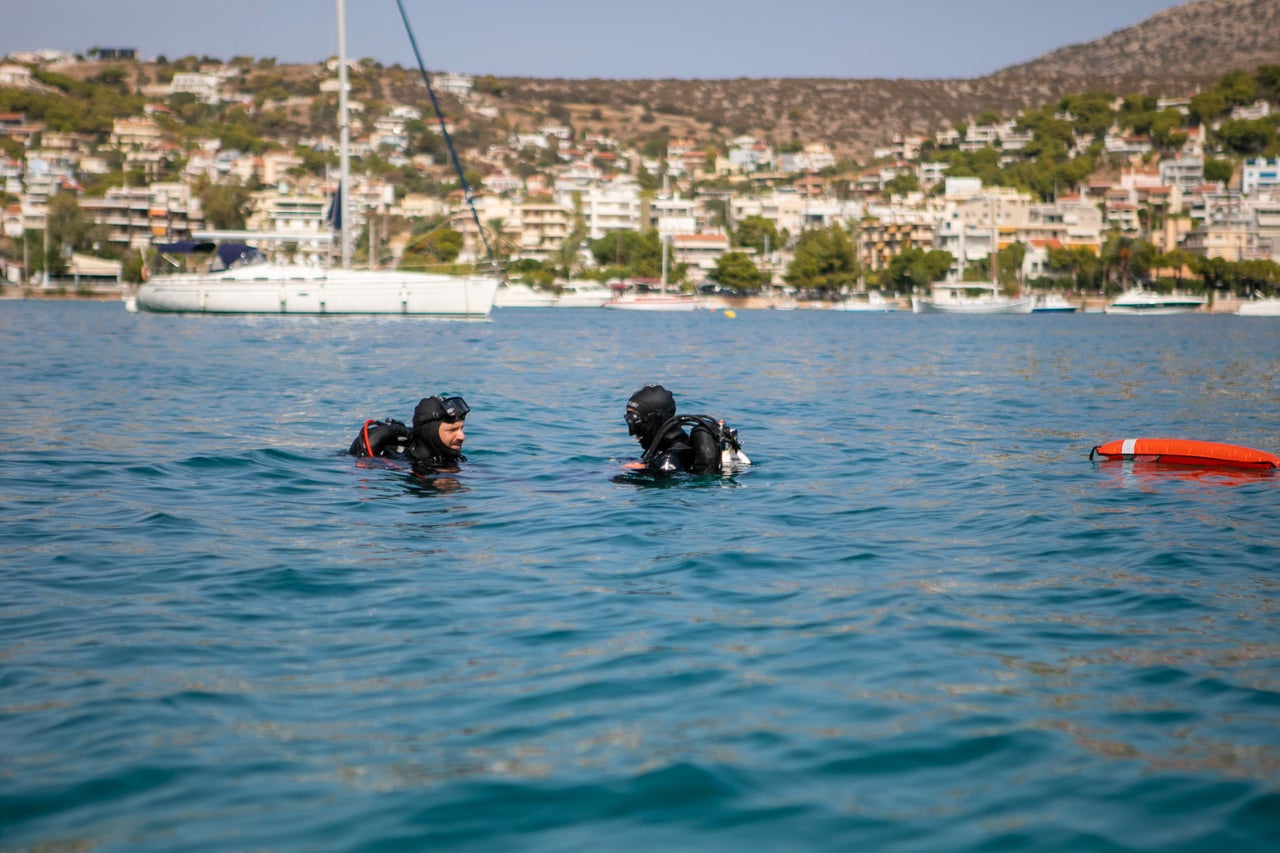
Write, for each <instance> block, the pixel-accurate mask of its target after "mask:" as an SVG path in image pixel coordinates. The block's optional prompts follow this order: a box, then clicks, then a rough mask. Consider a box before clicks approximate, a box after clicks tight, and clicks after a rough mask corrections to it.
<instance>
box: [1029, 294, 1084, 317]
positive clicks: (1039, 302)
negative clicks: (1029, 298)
mask: <svg viewBox="0 0 1280 853" xmlns="http://www.w3.org/2000/svg"><path fill="white" fill-rule="evenodd" d="M1077 310H1078V309H1077V306H1076V305H1075V303H1073V302H1068V301H1067V298H1066V297H1065V296H1063V295H1062V294H1060V293H1045V294H1041V295H1040V296H1037V297H1036V301H1035V303H1034V304H1033V305H1032V306H1031V313H1032V314H1074V313H1075V312H1076V311H1077Z"/></svg>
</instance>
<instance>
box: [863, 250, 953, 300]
mask: <svg viewBox="0 0 1280 853" xmlns="http://www.w3.org/2000/svg"><path fill="white" fill-rule="evenodd" d="M952 259H953V258H952V255H951V253H950V252H944V251H942V250H940V249H933V250H932V251H928V252H926V251H925V250H924V249H921V248H920V247H918V246H909V247H907V248H906V249H903V250H902V251H901V252H899V253H898V254H896V255H894V256H893V257H892V258H890V259H889V263H888V265H887V266H886V267H885V271H884V273H882V274H881V277H880V283H881V285H882V286H885V287H892V288H894V289H896V290H903V291H909V290H913V289H914V288H917V287H928V286H929V284H930V283H931V282H934V281H941V280H942V278H943V277H944V276H945V275H946V274H947V270H949V269H950V268H951V261H952Z"/></svg>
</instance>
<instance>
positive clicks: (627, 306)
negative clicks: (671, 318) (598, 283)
mask: <svg viewBox="0 0 1280 853" xmlns="http://www.w3.org/2000/svg"><path fill="white" fill-rule="evenodd" d="M603 307H605V308H614V309H618V310H622V311H696V310H698V308H700V307H702V306H701V304H700V303H699V301H698V299H697V298H696V297H693V296H686V295H684V294H680V293H624V294H623V295H622V296H619V297H617V298H616V299H611V300H609V301H608V302H606V303H605V304H604V306H603Z"/></svg>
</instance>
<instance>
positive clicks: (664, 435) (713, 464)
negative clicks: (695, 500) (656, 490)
mask: <svg viewBox="0 0 1280 853" xmlns="http://www.w3.org/2000/svg"><path fill="white" fill-rule="evenodd" d="M644 455H645V460H646V462H645V470H646V471H649V472H650V473H653V474H675V473H677V472H680V471H688V472H689V473H691V474H715V473H718V472H719V471H720V446H719V444H718V443H717V442H716V439H715V436H714V435H712V434H711V431H710V430H708V429H707V428H706V427H704V426H701V425H695V426H694V427H693V430H692V431H691V432H688V433H686V432H685V431H684V430H683V429H681V428H680V425H679V424H678V423H677V424H671V426H669V427H667V428H666V429H665V430H663V431H662V432H661V433H660V434H659V435H658V436H657V438H655V439H654V441H653V443H652V444H651V445H650V446H649V448H647V449H646V450H645V454H644Z"/></svg>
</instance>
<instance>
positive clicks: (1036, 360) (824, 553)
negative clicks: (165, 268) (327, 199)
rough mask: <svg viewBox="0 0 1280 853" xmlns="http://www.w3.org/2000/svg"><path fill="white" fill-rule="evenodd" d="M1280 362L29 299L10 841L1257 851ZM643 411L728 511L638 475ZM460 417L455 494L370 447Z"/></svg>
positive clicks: (1193, 349) (1269, 768)
mask: <svg viewBox="0 0 1280 853" xmlns="http://www.w3.org/2000/svg"><path fill="white" fill-rule="evenodd" d="M1277 377H1280V324H1278V323H1277V322H1276V321H1274V320H1268V319H1265V318H1241V317H1235V316H1185V317H1160V318H1150V317H1139V318H1126V317H1108V316H1102V315H1075V316H1038V315H1032V316H1023V317H947V316H927V317H917V316H913V315H910V314H905V313H898V314H862V313H845V312H817V311H795V312H767V311H740V312H738V313H737V315H736V317H730V316H728V315H726V314H724V313H721V312H699V313H691V314H638V313H630V312H610V311H604V310H599V309H594V310H592V309H584V310H554V309H525V310H519V309H497V310H495V311H494V313H493V315H492V317H491V319H490V320H489V321H487V322H479V323H448V322H432V321H423V320H413V319H361V318H267V317H243V318H235V317H177V316H156V315H145V314H143V315H131V314H128V313H126V312H125V311H124V310H123V308H121V307H120V306H119V305H118V304H93V303H91V304H84V303H68V302H62V303H57V302H30V301H26V302H23V301H19V302H6V303H3V304H2V305H0V389H2V390H0V655H2V658H0V848H2V849H5V850H95V851H99V850H110V851H116V850H129V851H135V850H166V851H167V850H199V851H218V850H284V851H302V850H308V851H309V850H361V851H364V850H414V849H429V848H450V849H464V850H521V851H526V850H547V851H598V850H623V851H629V850H652V849H679V850H802V849H808V850H920V851H938V850H948V851H957V850H975V851H978V850H981V851H988V850H990V851H995V850H1024V849H1025V850H1032V849H1034V850H1073V851H1074V850H1175V851H1183V850H1187V851H1190V850H1206V851H1220V850H1228V849H1229V850H1233V851H1241V850H1274V849H1275V845H1276V843H1277V841H1278V840H1280V734H1278V732H1280V667H1278V664H1280V476H1277V475H1269V474H1232V473H1229V472H1221V471H1219V472H1212V471H1203V470H1196V469H1187V470H1182V469H1149V468H1144V467H1142V466H1135V465H1123V464H1116V463H1101V462H1098V461H1090V459H1089V451H1090V448H1091V447H1093V446H1094V445H1096V444H1100V443H1102V442H1105V441H1110V440H1113V439H1117V438H1125V437H1137V436H1170V437H1185V438H1199V439H1207V440H1215V441H1225V442H1231V443H1236V444H1244V445H1248V446H1252V447H1257V448H1260V449H1264V450H1269V451H1272V452H1275V451H1276V450H1278V449H1280V418H1278V417H1277V400H1278V399H1280V393H1278V392H1280V380H1278V379H1277ZM650 382H661V383H663V384H665V385H666V386H667V387H668V388H670V389H672V390H673V391H674V393H675V395H676V398H677V401H678V402H679V405H680V409H681V411H682V412H687V413H699V412H705V413H708V414H712V415H714V416H717V417H723V418H725V419H726V420H727V421H728V423H729V424H730V425H731V426H733V427H736V428H737V429H738V430H739V434H740V436H741V438H742V440H743V443H744V449H745V450H746V452H747V453H748V455H749V456H750V457H751V458H752V460H753V461H754V462H755V465H753V466H752V467H751V468H750V469H749V470H747V471H744V472H740V473H737V474H735V475H733V476H731V477H727V478H702V479H698V478H693V479H683V480H676V481H672V482H668V483H665V484H655V483H648V482H636V481H634V480H631V481H629V480H627V479H626V478H621V479H620V478H619V476H618V475H619V473H620V472H621V470H622V469H621V464H622V462H623V461H625V460H627V459H630V458H634V457H635V456H636V455H637V453H638V448H637V447H636V446H635V445H634V443H633V442H632V440H631V439H629V438H628V436H627V433H626V428H625V425H624V423H623V420H622V414H623V407H624V404H625V402H626V399H627V397H628V396H629V395H630V394H631V393H632V392H633V391H635V390H636V389H638V388H639V387H641V386H642V385H644V384H645V383H650ZM432 393H448V394H461V395H463V396H464V397H465V398H466V399H467V401H468V403H470V405H471V409H472V412H471V415H470V417H469V418H468V419H467V424H466V434H467V443H466V448H465V452H466V454H467V456H468V457H469V459H468V461H467V462H466V464H465V465H464V466H463V468H462V471H461V472H460V473H459V474H458V475H457V476H456V477H455V478H452V479H451V480H450V481H443V482H425V481H422V480H419V479H417V478H415V477H413V476H411V475H410V474H409V472H406V471H405V470H403V469H401V468H398V467H395V466H389V465H385V464H382V463H378V462H370V461H368V460H365V461H363V462H362V461H360V460H356V459H354V458H352V457H349V456H345V455H343V451H344V450H345V449H346V448H347V446H348V445H349V444H350V443H351V441H352V439H353V438H354V437H355V435H356V433H357V430H358V429H359V427H360V425H361V424H362V423H363V422H364V420H365V419H366V418H384V417H397V418H400V419H405V420H407V419H408V418H409V417H410V415H411V413H412V411H413V407H414V405H415V404H416V403H417V401H418V399H419V398H420V397H422V396H424V395H427V394H432Z"/></svg>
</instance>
